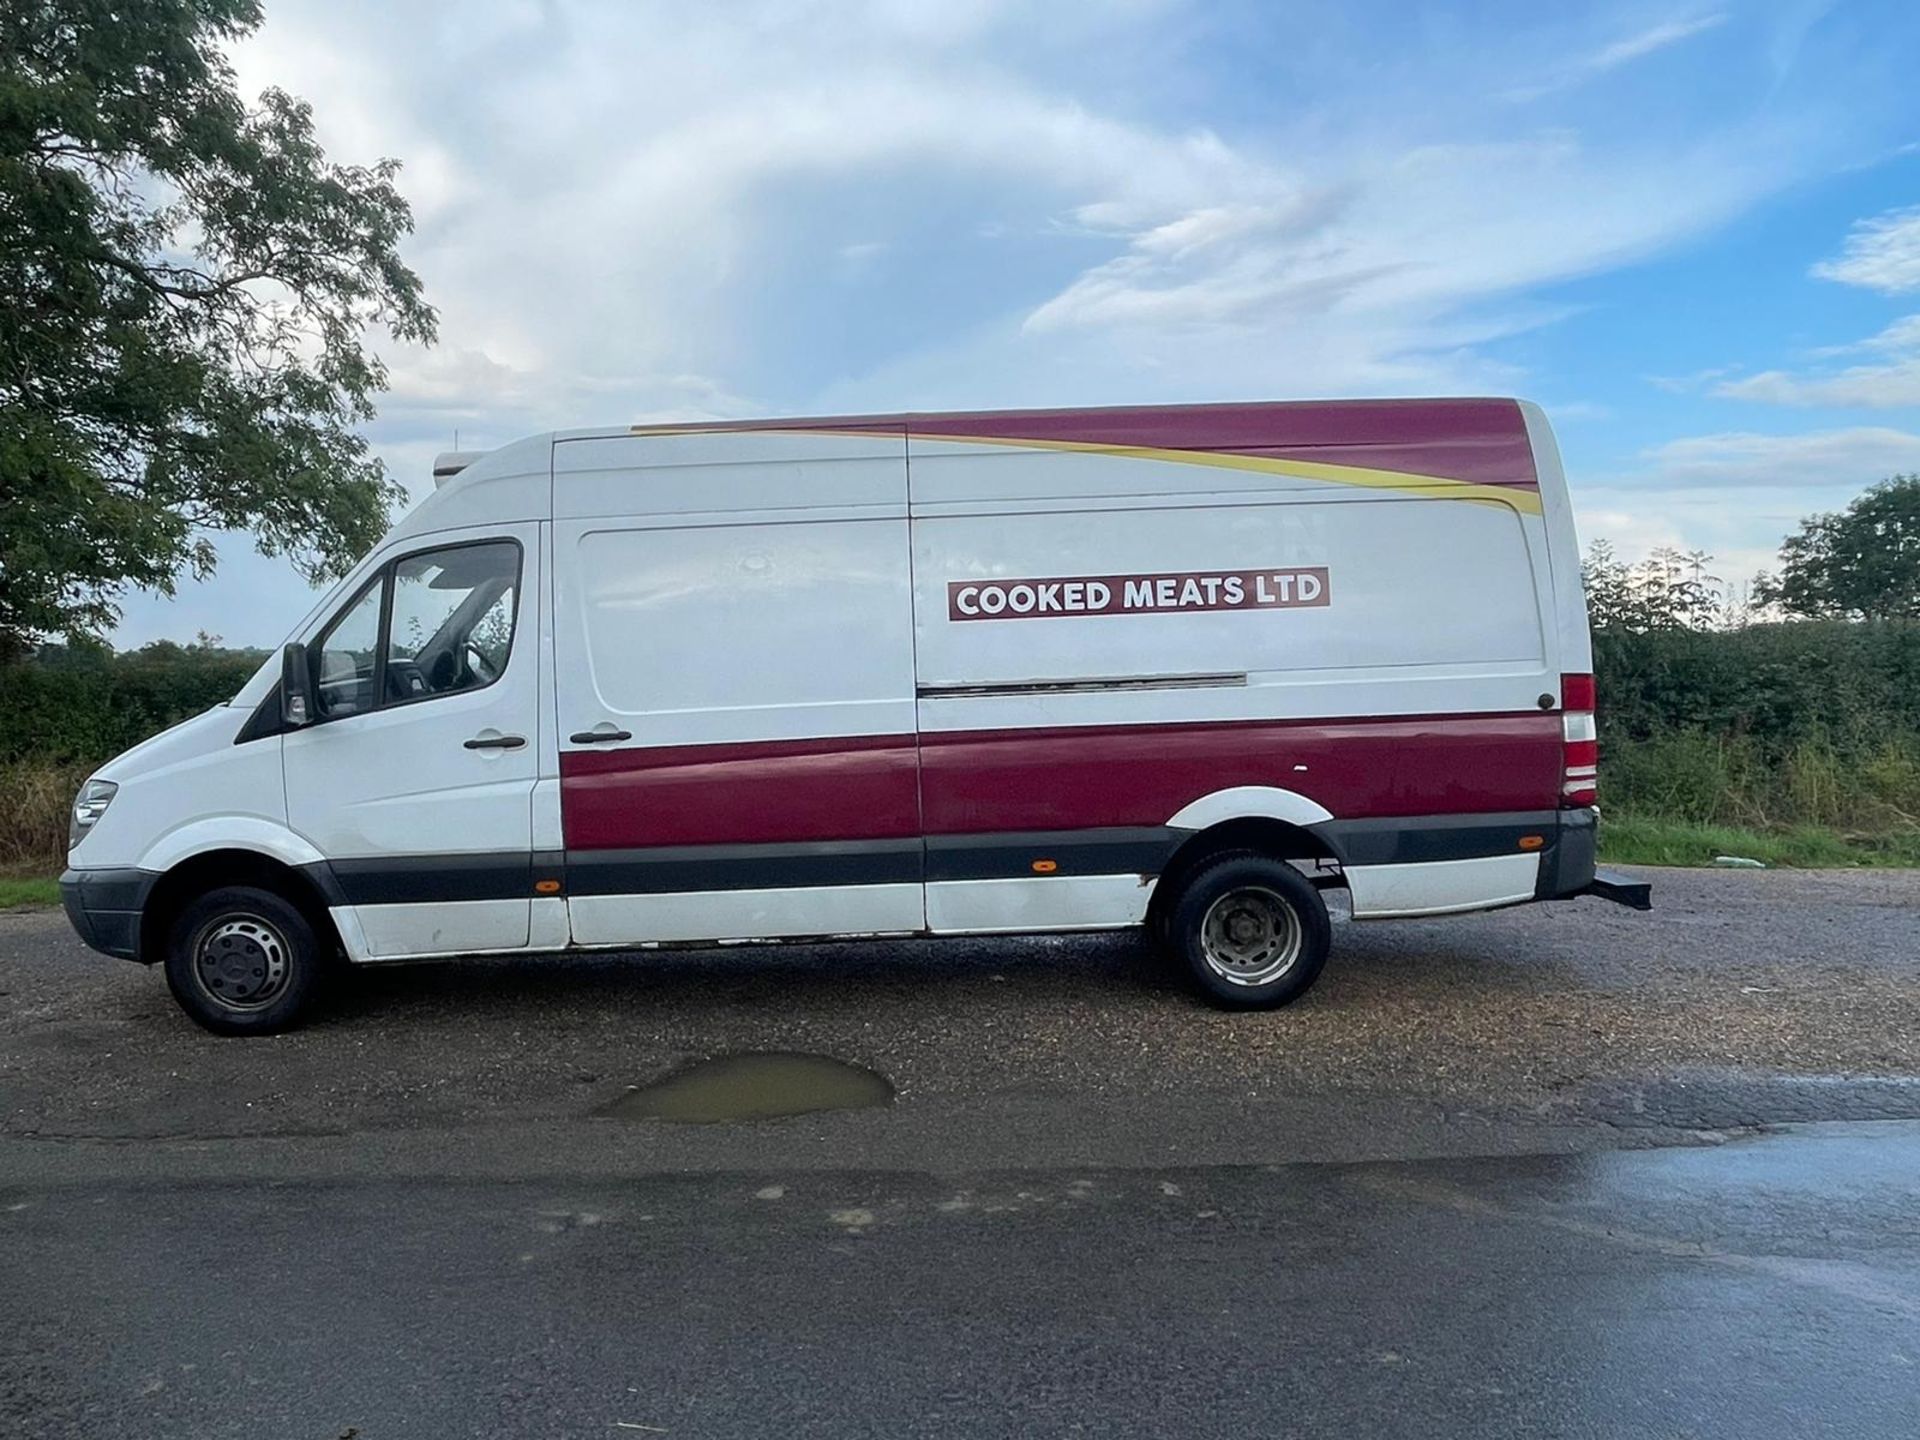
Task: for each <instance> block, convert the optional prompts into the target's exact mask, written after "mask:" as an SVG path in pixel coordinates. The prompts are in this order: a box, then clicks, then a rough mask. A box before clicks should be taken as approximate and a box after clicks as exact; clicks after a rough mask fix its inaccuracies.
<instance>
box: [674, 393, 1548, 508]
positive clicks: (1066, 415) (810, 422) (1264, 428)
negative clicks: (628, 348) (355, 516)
mask: <svg viewBox="0 0 1920 1440" xmlns="http://www.w3.org/2000/svg"><path fill="white" fill-rule="evenodd" d="M899 427H905V429H906V430H907V431H908V432H909V433H910V434H911V435H926V436H941V435H945V436H956V437H964V436H969V435H974V436H979V437H980V438H982V439H988V440H1040V441H1047V440H1065V441H1072V442H1076V443H1080V444H1094V445H1136V446H1142V447H1146V448H1149V449H1163V450H1210V451H1220V452H1224V453H1228V454H1237V455H1261V456H1267V457H1270V458H1273V459H1283V460H1311V461H1317V462H1319V463H1321V464H1327V465H1357V466H1362V467H1364V468H1367V469H1373V470H1395V471H1401V472H1403V473H1407V474H1414V475H1437V476H1440V477H1442V478H1443V479H1448V480H1465V481H1469V482H1471V483H1473V484H1476V485H1512V486H1517V487H1519V488H1521V489H1527V490H1533V489H1538V488H1539V477H1538V476H1537V474H1536V473H1535V471H1534V467H1533V447H1532V446H1531V444H1529V442H1528V440H1527V425H1526V419H1525V417H1524V416H1522V415H1521V413H1520V407H1519V406H1518V405H1516V404H1515V403H1514V402H1513V401H1511V400H1491V399H1467V400H1306V401H1285V402H1277V403H1269V404H1253V405H1152V406H1117V407H1113V408H1109V409H1093V410H982V411H971V412H965V413H957V414H947V415H942V414H913V415H890V416H879V415H856V416H840V417H830V418H820V419H801V420H747V421H732V422H727V423H724V424H720V425H714V426H710V427H707V426H703V427H697V428H702V429H707V428H711V429H715V430H860V429H873V430H885V431H891V430H893V429H896V428H899ZM660 428H663V429H673V430H685V429H687V428H691V427H687V426H664V427H660ZM636 429H637V430H639V431H641V433H644V430H645V427H636Z"/></svg>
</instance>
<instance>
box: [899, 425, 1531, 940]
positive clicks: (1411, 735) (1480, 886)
mask: <svg viewBox="0 0 1920 1440" xmlns="http://www.w3.org/2000/svg"><path fill="white" fill-rule="evenodd" d="M1234 408H1235V409H1236V413H1235V414H1233V415H1231V416H1229V417H1227V418H1228V419H1229V420H1230V421H1231V422H1232V423H1231V424H1229V425H1227V426H1225V427H1224V428H1221V429H1218V430H1216V431H1214V432H1213V433H1212V434H1211V435H1210V436H1209V435H1207V434H1205V433H1204V432H1203V431H1201V430H1195V429H1190V428H1187V426H1188V422H1189V421H1190V420H1192V419H1195V418H1199V417H1197V416H1192V415H1189V414H1187V413H1186V412H1170V413H1169V414H1168V415H1167V416H1164V417H1162V419H1161V420H1159V421H1156V420H1155V419H1154V417H1152V416H1151V415H1150V414H1148V413H1146V412H1138V413H1133V414H1130V415H1129V416H1127V417H1124V418H1123V419H1122V420H1118V421H1117V420H1116V419H1115V418H1114V417H1113V416H1112V415H1109V414H1103V413H1100V412H1096V413H1095V414H1093V415H1090V416H1081V417H1074V416H1072V415H1060V416H1055V417H1050V418H1049V420H1048V421H1047V423H1046V425H1045V426H1041V427H1039V428H1036V422H1035V421H1034V419H1033V417H1030V416H1010V417H997V418H996V417H979V418H978V419H977V422H975V421H971V420H970V421H969V423H967V424H956V423H948V417H926V418H925V420H924V421H923V422H916V425H915V428H914V429H913V431H912V432H911V433H910V435H909V442H908V449H909V463H910V471H911V479H912V505H913V531H914V579H915V595H914V600H915V624H916V651H917V656H918V672H917V675H918V695H919V725H920V730H921V759H922V768H921V791H922V806H923V811H924V816H925V825H926V829H927V832H928V837H929V858H928V863H929V867H930V868H929V875H928V879H929V892H928V908H929V915H930V917H932V918H934V920H935V921H936V928H944V927H942V926H941V925H940V924H939V923H938V922H939V921H941V920H943V919H950V918H957V917H960V916H962V915H968V916H973V918H974V919H977V915H974V912H975V911H976V910H977V908H978V906H977V904H976V903H974V901H973V899H972V898H970V897H976V896H981V895H984V893H985V892H982V891H978V890H975V891H971V892H964V893H963V892H962V891H960V890H959V889H958V888H955V887H958V886H961V885H972V886H976V887H977V886H978V885H980V884H982V883H984V882H987V881H989V880H992V879H994V878H995V877H993V876H992V875H989V874H987V873H985V866H984V864H983V863H979V862H976V863H974V864H973V865H972V866H971V868H956V866H955V865H954V863H953V862H952V860H951V858H950V857H951V855H952V854H954V853H963V854H965V855H967V856H969V857H984V856H991V855H993V854H994V852H995V850H996V848H998V849H999V850H1000V851H1002V852H1003V853H1002V854H1001V856H1000V863H1001V864H1003V865H1004V866H1005V867H1006V868H1005V869H1004V870H1003V871H1002V872H1001V873H1002V874H1003V875H1004V876H1006V877H1007V878H1009V879H1010V878H1011V876H1012V875H1013V874H1014V873H1016V870H1015V867H1016V866H1020V867H1021V868H1024V865H1025V863H1027V862H1028V861H1029V860H1030V858H1031V857H1034V856H1038V855H1040V854H1041V852H1042V851H1043V850H1045V849H1046V848H1047V847H1048V846H1050V845H1056V844H1064V843H1065V842H1066V841H1067V840H1068V839H1069V837H1074V836H1079V837H1081V838H1082V841H1083V844H1082V845H1081V846H1080V848H1079V851H1078V852H1077V853H1079V855H1080V857H1081V859H1082V861H1083V862H1084V863H1082V864H1080V865H1078V866H1076V867H1075V878H1076V879H1077V880H1078V881H1079V885H1080V888H1081V889H1083V890H1084V889H1086V888H1087V887H1088V886H1090V885H1093V884H1094V883H1095V881H1096V880H1097V879H1098V870H1099V859H1098V855H1099V852H1100V850H1101V846H1100V845H1099V843H1098V841H1097V837H1100V836H1112V837H1116V838H1115V840H1114V843H1113V845H1112V847H1111V848H1109V849H1108V850H1107V851H1106V853H1107V855H1108V856H1109V857H1110V859H1111V864H1110V866H1109V868H1110V870H1111V872H1112V873H1113V875H1114V876H1115V878H1118V877H1119V876H1121V875H1122V874H1123V873H1124V872H1126V871H1132V872H1133V873H1134V874H1135V876H1136V878H1137V876H1138V875H1139V874H1142V873H1148V874H1150V873H1152V872H1153V871H1154V870H1157V869H1158V868H1159V866H1158V864H1157V863H1155V862H1153V861H1152V860H1151V859H1147V860H1145V861H1144V862H1143V860H1142V856H1141V854H1140V853H1139V850H1140V842H1139V841H1137V840H1135V839H1132V838H1128V837H1135V836H1142V835H1146V834H1151V833H1154V827H1162V828H1161V831H1160V833H1162V834H1164V835H1166V836H1167V839H1166V841H1165V842H1164V843H1165V844H1166V846H1167V847H1168V848H1171V846H1172V845H1174V844H1177V843H1178V842H1179V840H1180V839H1181V838H1182V832H1180V831H1178V830H1175V829H1173V828H1171V827H1170V825H1169V822H1170V820H1171V818H1172V817H1173V816H1175V815H1177V814H1179V813H1180V812H1182V811H1183V810H1186V809H1188V807H1190V806H1193V805H1194V804H1195V802H1198V801H1201V800H1203V799H1204V798H1205V797H1207V796H1209V795H1213V794H1217V793H1220V792H1223V791H1226V790H1230V789H1237V788H1241V787H1247V788H1252V789H1256V790H1258V789H1263V788H1264V789H1267V790H1269V791H1270V792H1284V793H1285V794H1287V795H1290V796H1294V797H1298V798H1299V800H1300V801H1301V802H1302V803H1303V806H1304V808H1308V809H1312V808H1314V807H1318V808H1320V809H1324V810H1325V811H1327V812H1329V813H1330V815H1331V816H1332V817H1333V819H1332V821H1331V822H1328V823H1326V824H1324V825H1317V826H1315V827H1314V828H1315V830H1316V832H1317V833H1318V834H1319V835H1320V838H1321V842H1322V844H1323V845H1324V847H1325V848H1326V849H1328V850H1330V851H1332V852H1333V853H1335V854H1336V855H1338V856H1340V857H1341V858H1342V859H1345V860H1347V861H1348V864H1347V867H1346V868H1347V871H1348V874H1349V876H1350V884H1351V888H1352V891H1353V895H1354V901H1355V912H1356V914H1357V915H1360V916H1362V917H1365V916H1368V915H1371V914H1385V913H1389V911H1391V913H1396V914H1401V913H1420V912H1421V911H1422V907H1423V905H1426V904H1427V903H1428V902H1430V903H1431V908H1432V909H1433V910H1435V911H1438V910H1443V909H1447V910H1450V909H1459V908H1474V906H1475V905H1476V904H1486V905H1493V904H1504V903H1510V902H1511V901H1513V900H1515V899H1520V898H1531V897H1532V894H1533V890H1534V884H1535V878H1534V877H1536V876H1537V875H1538V874H1539V873H1540V859H1539V856H1538V854H1536V853H1532V852H1530V851H1523V850H1520V849H1519V848H1518V847H1520V846H1521V845H1522V844H1523V843H1524V844H1525V845H1527V846H1538V845H1540V844H1541V837H1542V836H1543V835H1544V836H1548V837H1551V836H1553V835H1555V834H1557V826H1558V820H1557V813H1556V809H1557V805H1558V800H1559V787H1560V780H1561V766H1562V763H1563V756H1562V745H1563V735H1562V727H1561V721H1560V716H1559V714H1558V713H1557V712H1558V692H1559V674H1560V671H1561V669H1562V664H1561V655H1562V652H1563V650H1564V649H1565V648H1566V646H1565V644H1564V642H1563V638H1562V631H1563V629H1564V628H1565V623H1564V617H1563V616H1562V614H1561V613H1560V609H1561V607H1560V606H1559V603H1558V599H1557V595H1556V587H1555V583H1554V581H1555V576H1554V573H1553V569H1552V566H1551V561H1550V554H1551V551H1552V549H1553V547H1552V546H1551V545H1550V543H1549V534H1548V522H1547V518H1546V515H1545V513H1544V511H1543V506H1542V503H1541V496H1540V494H1539V489H1538V484H1537V475H1536V472H1535V471H1534V468H1533V465H1532V461H1531V453H1532V452H1531V437H1530V436H1529V434H1528V428H1527V424H1526V420H1525V418H1524V416H1523V415H1522V413H1521V411H1520V410H1519V408H1518V407H1517V406H1516V405H1514V404H1513V403H1512V402H1433V403H1432V404H1431V405H1427V406H1424V407H1416V408H1407V407H1402V406H1398V405H1389V406H1380V407H1374V408H1371V409H1369V410H1367V412H1366V413H1362V411H1361V409H1360V408H1357V407H1349V406H1330V407H1315V406H1304V405H1303V406H1276V407H1269V413H1267V414H1265V415H1253V414H1248V413H1240V412H1238V409H1237V407H1234ZM1323 411H1324V413H1322V412H1323ZM1002 422H1004V423H1002ZM1401 422H1406V424H1405V425H1403V424H1401ZM922 424H924V425H925V426H926V427H927V428H926V429H925V430H922V429H921V428H920V427H921V425H922ZM996 427H997V428H996ZM1116 427H1117V428H1116ZM1040 429H1045V433H1044V434H1041V433H1039V430H1040ZM1416 464H1417V465H1420V466H1422V467H1424V468H1423V470H1422V471H1420V472H1419V473H1415V472H1414V471H1413V470H1412V468H1411V467H1412V466H1414V465H1416ZM1472 816H1480V817H1483V819H1484V820H1485V822H1486V823H1484V824H1479V825H1461V824H1458V823H1455V822H1456V821H1457V820H1458V818H1459V817H1472ZM1356 823H1359V824H1362V825H1363V826H1364V827H1365V828H1364V832H1363V834H1364V838H1363V839H1360V840H1358V841H1357V842H1356V843H1355V844H1354V846H1353V849H1352V854H1351V856H1349V855H1348V853H1347V846H1348V842H1349V839H1350V837H1353V836H1355V835H1359V834H1361V833H1362V832H1356V831H1354V830H1351V829H1349V828H1348V827H1350V826H1351V825H1353V824H1356ZM1402 828H1403V829H1404V833H1400V832H1401V830H1402ZM995 835H1001V836H1004V837H1006V838H1007V840H1008V841H1009V842H1010V843H1008V844H1006V845H1004V846H1000V847H995V846H994V845H993V844H991V843H989V841H990V839H991V837H993V836H995ZM1476 847H1477V848H1476ZM1487 850H1492V851H1496V852H1497V851H1501V850H1504V853H1498V854H1495V855H1493V856H1492V857H1491V858H1495V859H1498V861H1499V863H1498V864H1492V865H1467V866H1465V868H1458V869H1456V868H1453V867H1454V866H1455V865H1456V864H1458V863H1459V862H1462V861H1469V860H1474V859H1476V858H1478V855H1479V854H1480V852H1481V851H1487ZM1162 858H1163V859H1164V855H1163V857H1162ZM1056 873H1058V872H1056ZM1021 884H1022V885H1023V886H1026V887H1027V889H1025V890H1023V892H1022V893H1023V900H1022V906H1021V909H1022V913H1023V915H1024V916H1025V917H1026V919H1027V920H1032V919H1033V918H1034V916H1035V914H1036V913H1038V912H1039V911H1044V910H1045V909H1046V908H1047V904H1048V903H1049V902H1048V901H1047V900H1046V899H1045V898H1044V897H1046V896H1047V895H1049V894H1053V895H1056V896H1057V900H1056V901H1055V902H1053V903H1055V904H1057V907H1058V909H1059V914H1058V915H1056V916H1054V917H1053V919H1054V922H1055V923H1058V924H1060V925H1062V926H1066V925H1071V924H1078V923H1084V915H1085V913H1086V907H1087V901H1086V897H1085V896H1083V895H1079V894H1075V893H1073V892H1070V891H1069V890H1067V889H1066V888H1065V887H1064V886H1063V887H1062V888H1061V889H1059V890H1058V891H1049V890H1048V889H1047V888H1046V885H1045V882H1044V881H1040V882H1037V883H1036V882H1033V881H1032V877H1030V876H1029V877H1028V878H1027V879H1024V880H1022V881H1021ZM950 889H951V892H952V893H948V891H949V890H950ZM1118 891H1119V887H1117V886H1116V887H1115V889H1114V894H1115V895H1116V897H1117V895H1118ZM1483 891H1484V893H1481V892H1483ZM1423 896H1424V899H1423ZM1116 923H1123V922H1116ZM956 928H961V927H956Z"/></svg>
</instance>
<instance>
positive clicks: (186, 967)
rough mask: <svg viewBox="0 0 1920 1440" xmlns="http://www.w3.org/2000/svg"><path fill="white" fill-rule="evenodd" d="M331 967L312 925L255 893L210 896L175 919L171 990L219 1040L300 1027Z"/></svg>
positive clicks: (226, 890)
mask: <svg viewBox="0 0 1920 1440" xmlns="http://www.w3.org/2000/svg"><path fill="white" fill-rule="evenodd" d="M325 964H326V951H325V948H324V947H323V946H322V945H321V943H320V939H319V937H318V936H317V935H316V934H315V933H314V929H313V925H312V923H311V922H310V921H309V920H308V919H307V917H306V916H305V915H303V914H301V913H300V911H299V909H298V908H297V907H296V906H294V905H293V904H291V903H290V902H289V901H288V900H287V899H286V898H285V897H284V896H281V895H276V894H275V893H274V892H273V891H271V890H261V889H258V888H257V887H255V886H252V885H223V886H221V887H220V888H219V889H217V890H209V891H208V892H207V893H206V894H204V895H202V896H200V897H199V899H197V900H194V901H193V902H192V903H191V904H189V905H187V906H186V908H185V909H183V910H182V911H181V912H180V914H179V915H178V916H177V917H175V919H174V922H173V928H172V931H171V932H170V933H169V935H168V937H167V961H166V969H167V988H168V989H169V990H171V991H172V992H173V998H174V999H175V1000H177V1001H178V1002H179V1003H180V1008H181V1009H182V1010H185V1011H186V1012H187V1014H188V1015H190V1016H192V1017H193V1019H194V1020H195V1021H196V1022H197V1023H198V1024H200V1025H201V1026H203V1027H204V1028H206V1029H208V1030H211V1031H212V1032H213V1033H214V1034H216V1035H272V1034H274V1033H276V1032H277V1031H281V1030H286V1029H289V1028H290V1027H292V1026H293V1025H295V1024H297V1023H298V1021H299V1019H300V1017H301V1016H302V1015H303V1014H304V1013H305V1012H306V1011H307V1009H308V1008H309V1006H310V1005H311V1004H312V1002H313V999H314V996H315V994H316V992H317V991H318V990H319V988H320V980H321V975H322V972H323V970H324V968H325Z"/></svg>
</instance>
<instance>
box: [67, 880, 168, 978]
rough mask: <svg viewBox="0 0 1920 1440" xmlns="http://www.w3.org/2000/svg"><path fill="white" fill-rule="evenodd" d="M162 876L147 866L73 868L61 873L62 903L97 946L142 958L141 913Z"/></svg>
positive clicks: (103, 951)
mask: <svg viewBox="0 0 1920 1440" xmlns="http://www.w3.org/2000/svg"><path fill="white" fill-rule="evenodd" d="M159 878H160V877H159V876H158V875H155V874H153V873H152V872H150V871H147V870H69V871H67V872H66V874H64V875H62V876H61V877H60V903H61V904H62V905H63V906H65V907H66V912H67V919H68V920H69V921H70V922H71V923H72V925H73V928H74V931H75V933H77V934H78V935H79V936H80V938H81V939H82V940H84V941H85V942H86V943H87V944H88V945H89V946H91V947H92V948H93V949H95V950H98V951H99V952H100V953H101V954H103V955H113V956H117V957H118V958H120V959H122V960H139V959H141V958H142V956H141V954H140V915H141V912H142V910H143V909H144V908H145V907H146V903H147V895H148V894H149V892H151V891H152V889H153V882H154V881H156V880H158V879H159Z"/></svg>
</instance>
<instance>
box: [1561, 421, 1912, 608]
mask: <svg viewBox="0 0 1920 1440" xmlns="http://www.w3.org/2000/svg"><path fill="white" fill-rule="evenodd" d="M1916 469H1920V435H1916V434H1912V433H1910V432H1908V431H1905V430H1896V429H1890V428H1881V427H1860V428H1854V429H1843V430H1823V431H1815V432H1812V433H1809V434H1801V435H1763V434H1756V433H1751V432H1727V433H1721V434H1713V435H1695V436H1688V437H1685V438H1682V439H1677V440H1670V441H1667V442H1666V443H1664V444H1661V445H1655V446H1651V447H1649V448H1648V449H1646V450H1644V451H1642V452H1641V453H1640V455H1639V456H1638V457H1637V459H1636V462H1635V464H1634V465H1633V466H1632V467H1630V468H1629V469H1627V470H1626V471H1624V472H1623V473H1619V474H1613V475H1597V476H1590V477H1589V476H1581V475H1578V474H1576V475H1575V476H1574V477H1573V503H1574V513H1575V518H1576V522H1577V525H1578V529H1579V533H1580V540H1581V543H1582V545H1588V544H1591V543H1592V542H1593V541H1595V540H1606V541H1609V542H1610V543H1612V545H1613V546H1614V548H1615V550H1616V552H1617V553H1618V554H1619V555H1620V556H1621V558H1623V559H1626V560H1630V561H1631V560H1637V559H1640V558H1642V557H1644V556H1645V555H1647V554H1648V553H1649V552H1650V551H1652V550H1654V549H1656V548H1658V547H1660V546H1663V545H1670V546H1673V547H1675V548H1677V549H1681V550H1693V549H1702V550H1705V551H1707V552H1708V553H1709V554H1711V555H1712V556H1713V557H1714V564H1713V568H1714V571H1715V573H1716V574H1718V575H1720V576H1721V577H1722V578H1723V579H1725V580H1727V581H1728V582H1730V583H1731V584H1733V585H1734V586H1736V587H1738V586H1742V585H1746V584H1749V583H1751V581H1752V579H1753V577H1754V575H1756V574H1757V573H1758V572H1759V571H1761V570H1765V569H1770V568H1774V567H1777V565H1778V554H1779V546H1780V542H1781V540H1783V539H1784V538H1785V537H1786V536H1788V535H1790V534H1792V533H1793V532H1794V531H1795V530H1796V529H1797V528H1798V527H1799V524H1800V521H1801V520H1803V519H1804V518H1806V517H1807V516H1809V515H1813V514H1818V513H1821V512H1823V511H1830V510H1837V509H1839V508H1841V507H1842V506H1844V505H1845V504H1846V503H1847V502H1848V501H1849V500H1851V499H1853V498H1854V497H1855V496H1856V495H1858V494H1859V493H1860V492H1861V491H1862V490H1864V489H1866V488H1867V486H1869V485H1872V484H1875V483H1877V482H1879V481H1881V480H1884V479H1885V478H1886V477H1887V476H1889V475H1892V474H1895V473H1897V472H1903V471H1913V470H1916Z"/></svg>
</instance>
